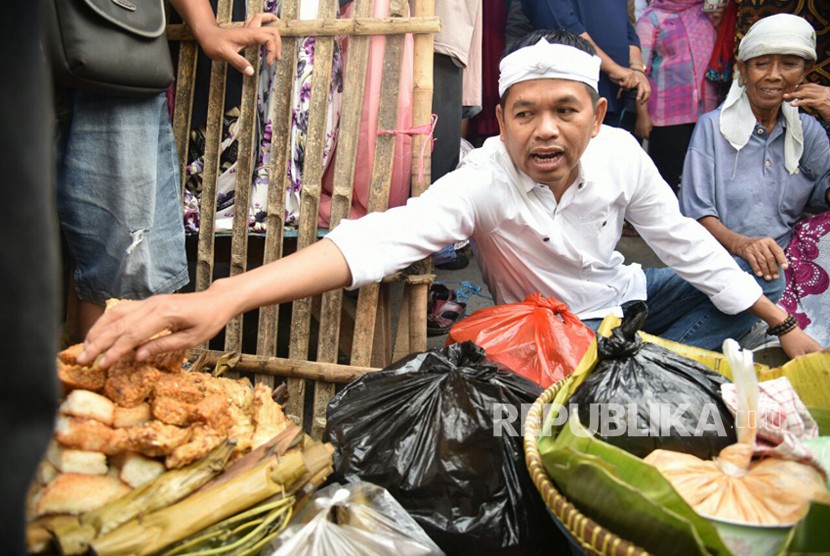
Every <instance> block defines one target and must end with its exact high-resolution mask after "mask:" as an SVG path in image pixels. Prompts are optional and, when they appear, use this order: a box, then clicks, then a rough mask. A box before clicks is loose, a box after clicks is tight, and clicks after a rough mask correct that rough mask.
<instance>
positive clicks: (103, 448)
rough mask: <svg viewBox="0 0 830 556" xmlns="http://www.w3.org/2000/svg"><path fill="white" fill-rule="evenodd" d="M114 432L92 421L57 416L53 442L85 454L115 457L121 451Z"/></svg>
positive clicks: (117, 436) (118, 440)
mask: <svg viewBox="0 0 830 556" xmlns="http://www.w3.org/2000/svg"><path fill="white" fill-rule="evenodd" d="M116 430H124V429H113V428H112V427H109V426H107V425H105V424H104V423H101V422H100V421H96V420H94V419H81V418H78V417H67V416H66V415H59V416H58V418H57V421H56V423H55V440H57V441H58V442H59V443H60V444H61V445H62V446H64V447H66V448H71V449H74V450H83V451H86V452H103V453H105V454H107V455H110V456H111V455H115V454H117V453H119V452H121V451H122V448H121V439H120V435H119V434H117V432H116Z"/></svg>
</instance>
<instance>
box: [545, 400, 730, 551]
mask: <svg viewBox="0 0 830 556" xmlns="http://www.w3.org/2000/svg"><path fill="white" fill-rule="evenodd" d="M539 451H540V453H541V456H542V461H543V463H544V465H545V469H546V470H547V472H548V474H549V475H550V476H551V477H552V478H553V479H554V480H555V481H556V483H557V484H558V485H559V487H560V489H561V491H562V493H563V494H564V495H565V496H566V497H567V498H568V499H569V500H571V501H572V502H573V503H574V504H575V505H576V506H577V507H578V508H579V509H580V511H582V512H583V513H584V514H585V515H586V516H588V517H590V518H591V519H593V520H594V521H596V522H597V523H600V524H602V525H603V526H604V527H606V528H608V529H609V530H611V531H613V532H616V533H617V534H621V535H622V536H623V538H625V539H626V540H628V541H630V542H633V543H635V544H637V545H638V546H641V547H643V548H645V549H646V550H648V551H650V552H653V553H655V554H676V555H683V554H706V553H710V554H724V555H726V554H730V553H729V551H728V549H727V548H726V546H725V545H724V544H723V542H722V541H721V539H720V537H719V536H718V533H717V531H716V529H715V527H714V526H713V525H712V524H711V523H710V522H709V521H708V520H706V519H705V518H702V517H700V516H699V515H698V514H697V513H695V511H694V510H692V508H691V507H690V506H689V505H688V504H687V503H686V502H685V501H684V500H683V498H681V497H680V495H679V494H677V492H676V491H675V490H674V488H673V487H672V486H671V484H670V483H669V482H668V481H667V480H666V479H665V478H664V477H663V476H662V475H661V474H660V472H659V471H657V469H655V468H654V467H652V466H651V465H649V464H647V463H645V462H644V461H643V460H641V459H640V458H637V457H635V456H632V455H631V454H629V453H627V452H625V451H624V450H621V449H619V448H616V447H614V446H611V445H610V444H607V443H605V442H602V441H601V440H598V439H596V438H594V437H593V436H591V434H590V433H589V432H588V431H587V430H586V429H585V428H584V427H583V426H582V424H581V423H580V422H579V418H578V417H577V416H576V415H572V416H571V418H570V420H569V421H568V424H567V426H564V427H562V430H561V432H560V433H559V435H558V436H557V437H556V439H555V440H553V439H552V438H551V437H546V436H542V437H541V438H540V440H539ZM632 510H636V511H632Z"/></svg>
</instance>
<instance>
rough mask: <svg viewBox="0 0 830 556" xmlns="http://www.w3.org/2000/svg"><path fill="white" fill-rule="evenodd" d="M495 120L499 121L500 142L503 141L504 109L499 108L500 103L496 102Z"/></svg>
mask: <svg viewBox="0 0 830 556" xmlns="http://www.w3.org/2000/svg"><path fill="white" fill-rule="evenodd" d="M496 120H498V122H499V137H500V138H501V141H502V143H503V142H504V111H503V110H502V109H501V104H496Z"/></svg>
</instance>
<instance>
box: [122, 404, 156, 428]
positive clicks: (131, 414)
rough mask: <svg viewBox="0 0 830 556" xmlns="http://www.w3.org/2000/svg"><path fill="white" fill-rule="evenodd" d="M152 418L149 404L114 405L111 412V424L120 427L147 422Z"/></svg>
mask: <svg viewBox="0 0 830 556" xmlns="http://www.w3.org/2000/svg"><path fill="white" fill-rule="evenodd" d="M152 419H153V415H152V414H151V413H150V404H147V403H142V404H138V405H137V406H134V407H121V406H119V405H116V406H115V410H114V411H113V414H112V426H113V427H115V428H117V429H121V428H125V427H134V426H136V425H140V424H142V423H147V422H149V421H151V420H152Z"/></svg>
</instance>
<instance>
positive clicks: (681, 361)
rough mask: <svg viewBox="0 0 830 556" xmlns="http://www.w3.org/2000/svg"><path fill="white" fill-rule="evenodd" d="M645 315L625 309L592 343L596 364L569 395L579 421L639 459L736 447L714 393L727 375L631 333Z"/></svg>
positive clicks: (641, 308) (729, 420) (704, 455)
mask: <svg viewBox="0 0 830 556" xmlns="http://www.w3.org/2000/svg"><path fill="white" fill-rule="evenodd" d="M647 316H648V308H647V307H646V304H645V303H643V302H638V303H635V304H633V305H631V306H630V307H629V308H628V309H627V310H626V312H625V318H624V319H623V321H622V324H621V325H620V326H619V327H617V328H615V329H614V330H613V331H612V335H611V336H610V337H608V338H599V339H598V343H597V351H598V354H597V356H598V359H599V362H598V363H597V366H596V367H595V368H594V370H593V372H592V373H591V374H590V375H589V376H588V378H587V379H586V380H585V382H583V383H582V385H580V386H579V388H577V390H576V392H574V394H573V396H571V399H570V402H569V404H570V405H573V404H575V405H576V406H577V407H578V414H579V420H580V422H581V423H582V424H583V425H584V426H585V427H587V428H588V429H589V430H590V431H591V432H593V433H594V434H595V435H597V436H598V437H599V438H602V439H603V440H605V441H606V442H608V443H609V444H613V445H614V446H617V447H618V448H622V449H623V450H626V451H627V452H630V453H632V454H634V455H635V456H638V457H645V456H647V455H648V454H650V453H651V452H652V451H653V450H656V449H657V448H661V449H663V450H673V451H676V452H683V453H687V454H693V455H695V456H697V457H699V458H701V459H711V458H713V457H715V456H717V455H718V453H719V452H720V451H721V449H722V448H725V447H726V446H729V445H730V444H734V443H735V442H736V441H737V438H736V436H735V420H734V418H733V416H732V414H731V413H730V411H729V409H728V408H727V407H726V404H725V403H724V402H723V398H722V397H721V393H720V385H721V384H723V383H725V382H729V381H728V380H727V379H726V378H725V377H723V376H721V375H719V374H717V373H716V372H714V371H712V370H710V369H709V368H707V367H705V366H704V365H702V364H700V363H698V362H697V361H694V360H693V359H689V358H688V357H684V356H682V355H680V354H678V353H675V352H673V351H671V350H669V349H666V348H664V347H662V346H659V345H657V344H653V343H650V342H643V341H642V340H641V339H640V337H639V336H638V335H637V331H638V330H639V329H640V328H641V327H642V325H643V323H644V322H645V320H646V317H647Z"/></svg>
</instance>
